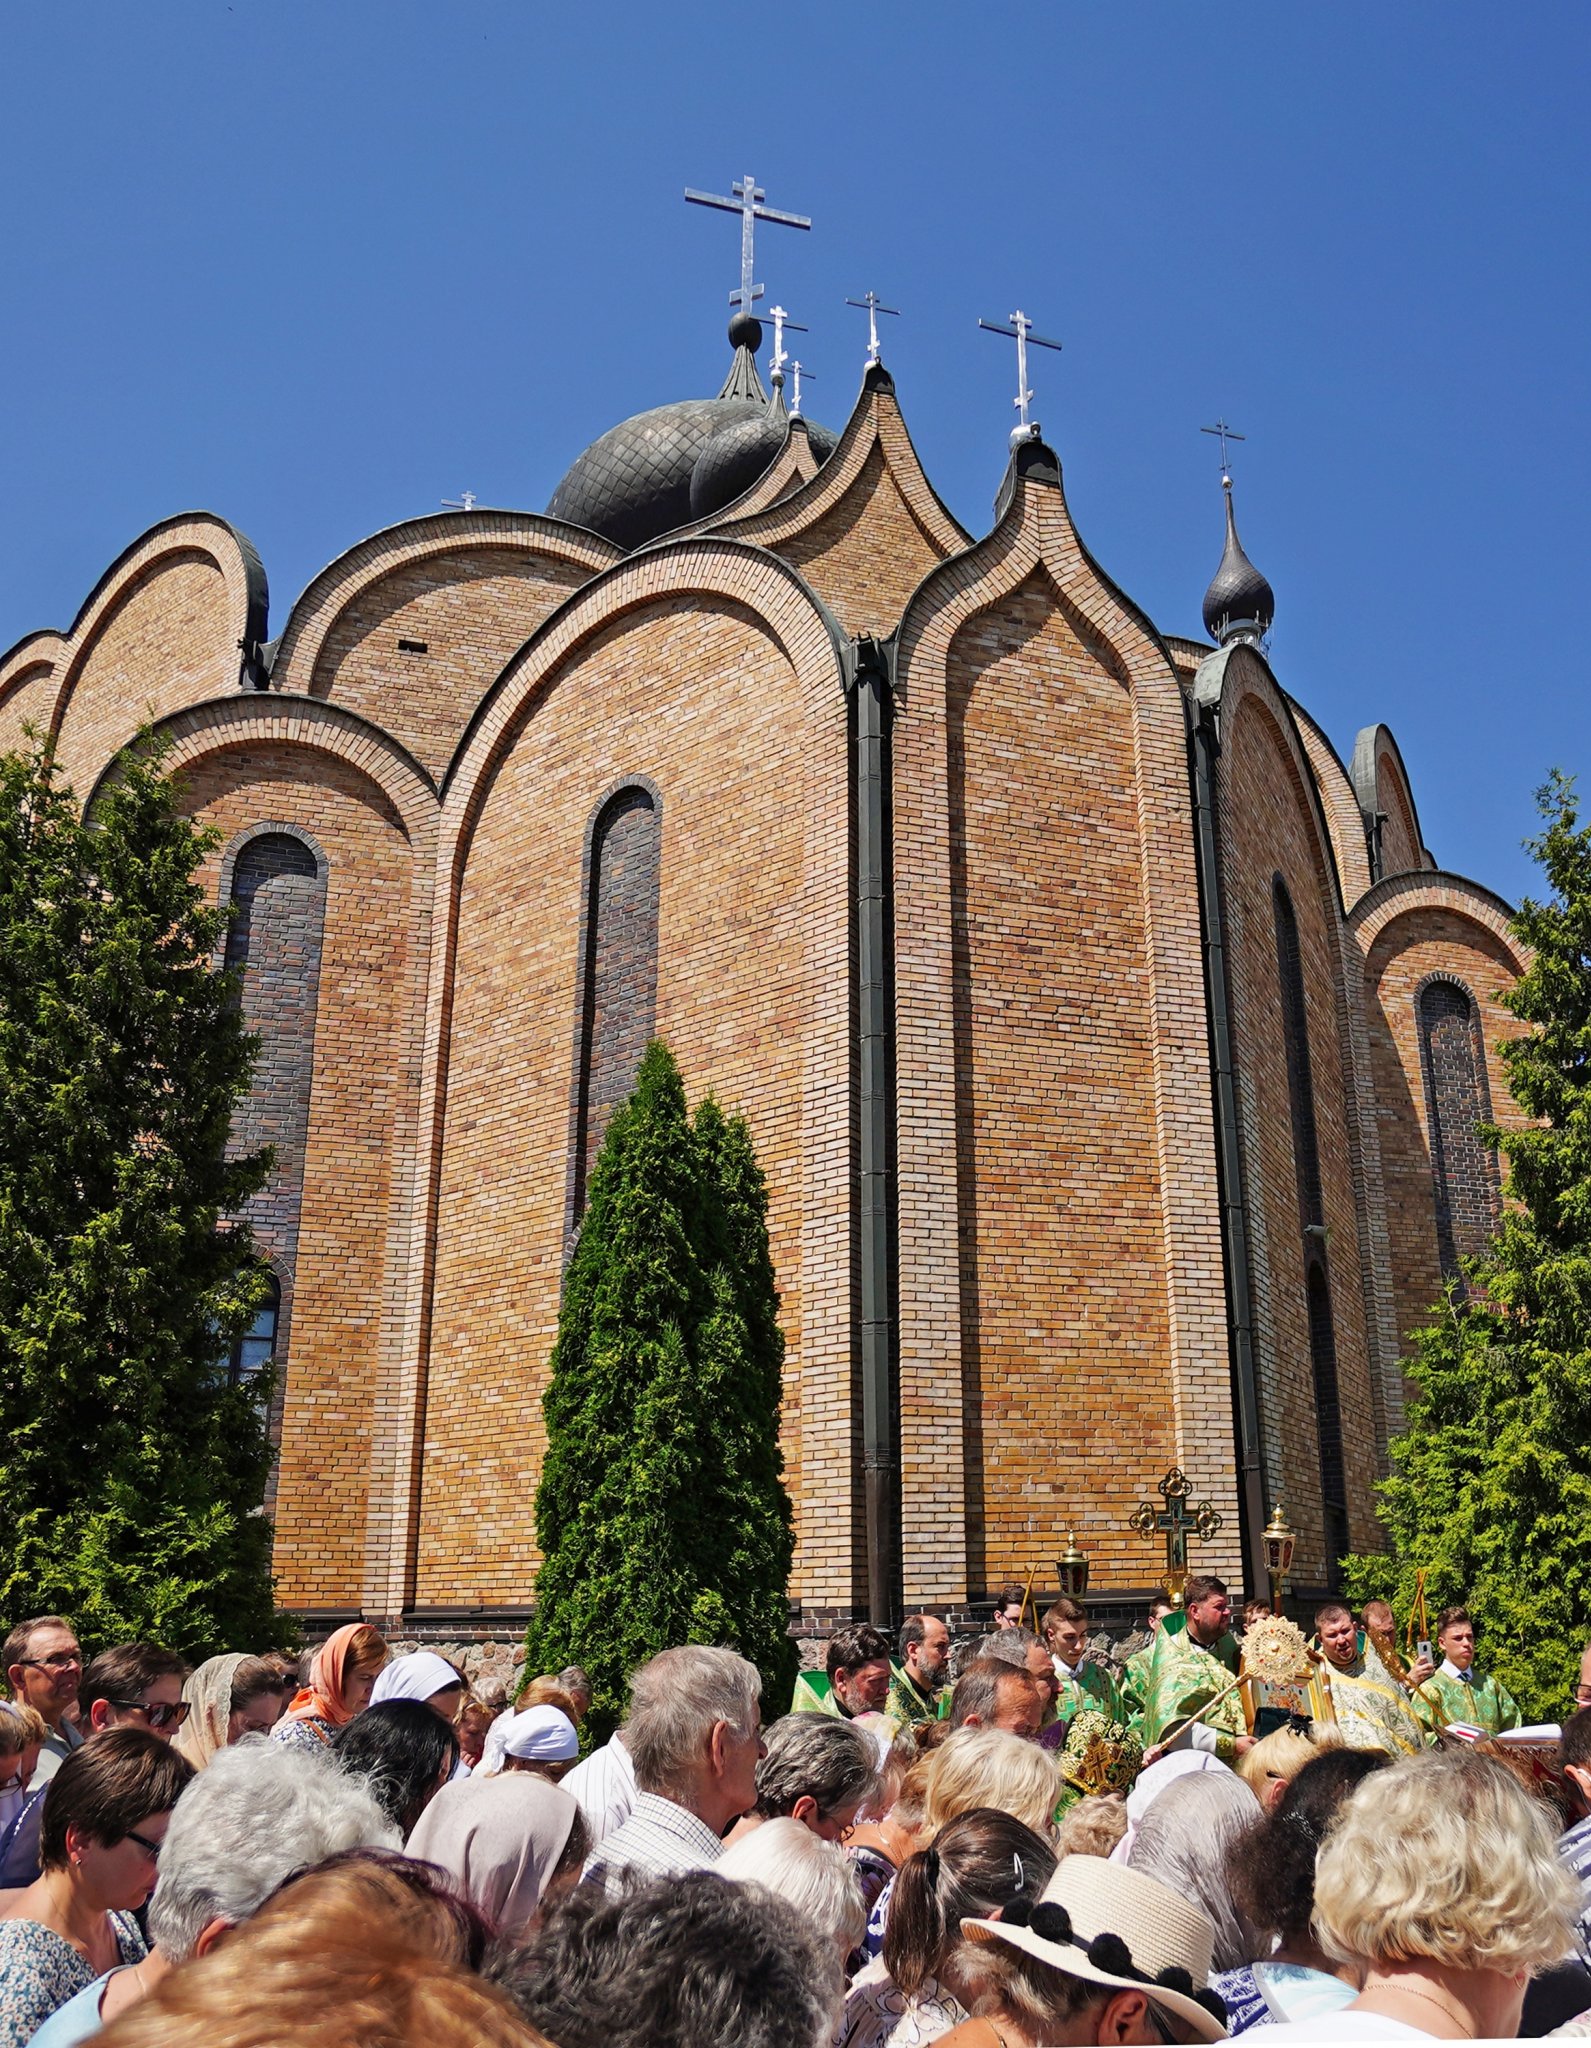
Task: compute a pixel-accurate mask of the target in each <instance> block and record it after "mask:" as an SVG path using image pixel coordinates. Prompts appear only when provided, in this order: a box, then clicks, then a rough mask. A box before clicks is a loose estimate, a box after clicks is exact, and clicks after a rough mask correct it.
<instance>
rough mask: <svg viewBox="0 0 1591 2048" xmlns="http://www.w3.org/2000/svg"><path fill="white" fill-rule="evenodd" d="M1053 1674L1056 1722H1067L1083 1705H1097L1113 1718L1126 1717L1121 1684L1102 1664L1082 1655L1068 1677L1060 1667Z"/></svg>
mask: <svg viewBox="0 0 1591 2048" xmlns="http://www.w3.org/2000/svg"><path fill="white" fill-rule="evenodd" d="M1055 1677H1056V1682H1057V1684H1058V1685H1059V1686H1060V1691H1059V1693H1058V1694H1057V1695H1056V1699H1055V1718H1056V1720H1057V1721H1070V1720H1072V1719H1073V1718H1074V1717H1075V1716H1076V1715H1078V1714H1080V1713H1081V1712H1082V1711H1083V1709H1084V1708H1085V1707H1097V1708H1098V1709H1099V1711H1100V1712H1101V1713H1102V1714H1104V1715H1105V1716H1106V1717H1107V1719H1109V1720H1112V1721H1121V1720H1125V1719H1126V1716H1127V1711H1128V1710H1127V1709H1126V1708H1124V1707H1123V1706H1122V1704H1121V1691H1120V1687H1119V1686H1118V1685H1117V1683H1116V1681H1115V1679H1114V1678H1113V1677H1112V1675H1111V1674H1110V1672H1108V1671H1107V1670H1105V1669H1104V1667H1103V1666H1102V1665H1099V1664H1094V1663H1091V1662H1090V1661H1089V1660H1088V1659H1087V1658H1085V1659H1084V1660H1083V1662H1082V1663H1081V1664H1079V1665H1078V1667H1077V1669H1076V1670H1075V1671H1074V1672H1073V1673H1072V1674H1071V1676H1070V1677H1069V1678H1063V1677H1062V1676H1061V1673H1060V1670H1059V1668H1057V1670H1056V1673H1055Z"/></svg>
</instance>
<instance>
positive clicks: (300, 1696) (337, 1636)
mask: <svg viewBox="0 0 1591 2048" xmlns="http://www.w3.org/2000/svg"><path fill="white" fill-rule="evenodd" d="M373 1633H374V1631H373V1630H372V1629H371V1628H370V1626H369V1624H368V1623H367V1622H363V1621H351V1622H348V1623H347V1624H346V1625H345V1626H344V1627H342V1628H339V1629H334V1630H333V1631H332V1633H331V1634H330V1635H329V1636H328V1637H327V1638H326V1640H325V1642H323V1643H322V1644H321V1646H320V1648H319V1649H318V1650H317V1651H316V1652H315V1655H314V1657H313V1658H312V1659H311V1661H310V1667H309V1683H308V1685H306V1686H303V1687H301V1688H300V1689H299V1691H298V1692H297V1694H296V1695H295V1696H294V1699H293V1704H292V1705H291V1706H290V1707H289V1708H288V1710H287V1713H286V1715H285V1716H284V1718H285V1719H287V1720H290V1721H329V1722H330V1723H331V1725H332V1726H333V1727H334V1728H341V1727H342V1726H343V1724H344V1723H345V1722H347V1721H351V1720H352V1719H353V1715H352V1714H351V1713H350V1712H349V1711H348V1702H347V1701H346V1700H345V1699H344V1697H343V1672H344V1667H345V1666H346V1665H347V1662H348V1653H349V1651H350V1650H352V1649H353V1647H354V1643H355V1639H356V1638H358V1637H368V1636H370V1635H372V1634H373Z"/></svg>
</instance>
